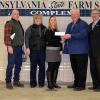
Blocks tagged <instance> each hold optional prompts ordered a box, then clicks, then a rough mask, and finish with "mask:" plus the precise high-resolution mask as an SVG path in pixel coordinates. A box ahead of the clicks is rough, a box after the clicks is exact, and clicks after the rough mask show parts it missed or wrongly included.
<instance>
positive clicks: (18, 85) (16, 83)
mask: <svg viewBox="0 0 100 100" xmlns="http://www.w3.org/2000/svg"><path fill="white" fill-rule="evenodd" d="M13 85H14V86H15V87H24V84H22V83H20V82H14V84H13Z"/></svg>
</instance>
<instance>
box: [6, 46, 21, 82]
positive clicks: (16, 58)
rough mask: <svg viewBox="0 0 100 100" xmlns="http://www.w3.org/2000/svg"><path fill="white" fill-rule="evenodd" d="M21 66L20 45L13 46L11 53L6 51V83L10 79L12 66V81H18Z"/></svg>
mask: <svg viewBox="0 0 100 100" xmlns="http://www.w3.org/2000/svg"><path fill="white" fill-rule="evenodd" d="M21 66H22V46H17V47H13V54H9V53H8V65H7V69H6V83H10V82H11V80H12V72H13V68H14V82H18V81H19V77H20V75H19V74H20V71H21Z"/></svg>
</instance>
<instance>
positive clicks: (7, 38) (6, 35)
mask: <svg viewBox="0 0 100 100" xmlns="http://www.w3.org/2000/svg"><path fill="white" fill-rule="evenodd" d="M12 28H13V26H12V25H11V23H10V22H6V24H5V28H4V43H5V45H6V46H9V45H11V38H10V36H11V32H12Z"/></svg>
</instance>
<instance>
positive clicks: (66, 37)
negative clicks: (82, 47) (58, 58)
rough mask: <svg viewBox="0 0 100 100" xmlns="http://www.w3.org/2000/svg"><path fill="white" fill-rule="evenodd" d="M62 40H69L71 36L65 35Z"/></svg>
mask: <svg viewBox="0 0 100 100" xmlns="http://www.w3.org/2000/svg"><path fill="white" fill-rule="evenodd" d="M63 38H64V39H70V38H71V34H65V35H64V36H63Z"/></svg>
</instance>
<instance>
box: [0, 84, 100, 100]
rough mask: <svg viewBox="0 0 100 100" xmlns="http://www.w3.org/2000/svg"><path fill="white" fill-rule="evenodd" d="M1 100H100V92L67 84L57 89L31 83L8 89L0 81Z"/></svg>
mask: <svg viewBox="0 0 100 100" xmlns="http://www.w3.org/2000/svg"><path fill="white" fill-rule="evenodd" d="M0 100H100V92H93V91H92V90H88V89H86V90H84V91H81V92H79V91H73V89H68V88H66V85H62V88H61V89H58V90H56V91H49V90H48V89H47V87H44V88H38V87H37V88H30V87H29V85H25V87H24V88H14V89H13V90H8V89H6V88H5V84H4V83H2V82H0Z"/></svg>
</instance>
